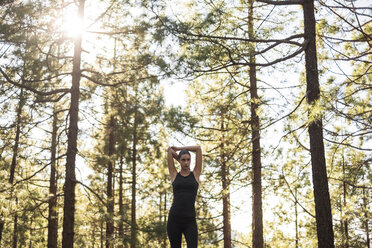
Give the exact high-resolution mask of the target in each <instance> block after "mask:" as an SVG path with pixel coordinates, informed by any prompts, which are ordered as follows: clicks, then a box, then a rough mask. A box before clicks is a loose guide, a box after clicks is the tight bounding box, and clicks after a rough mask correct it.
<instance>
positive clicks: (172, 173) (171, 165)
mask: <svg viewBox="0 0 372 248" xmlns="http://www.w3.org/2000/svg"><path fill="white" fill-rule="evenodd" d="M173 159H176V160H178V155H177V153H176V152H175V151H174V150H173V149H172V147H168V149H167V163H168V170H169V176H170V179H171V182H172V183H173V181H174V179H176V176H177V169H176V167H175V166H174V160H173Z"/></svg>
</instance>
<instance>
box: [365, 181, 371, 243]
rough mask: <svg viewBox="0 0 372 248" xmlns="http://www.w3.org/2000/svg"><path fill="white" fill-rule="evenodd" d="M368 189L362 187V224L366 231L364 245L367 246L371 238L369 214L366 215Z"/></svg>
mask: <svg viewBox="0 0 372 248" xmlns="http://www.w3.org/2000/svg"><path fill="white" fill-rule="evenodd" d="M367 196H368V191H367V192H366V190H365V189H364V188H363V208H364V209H363V210H364V217H365V218H364V219H365V220H364V221H363V224H364V227H365V231H366V247H367V248H371V239H370V237H369V221H370V219H369V216H368V204H369V201H368V197H367Z"/></svg>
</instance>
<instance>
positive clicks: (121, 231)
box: [118, 157, 124, 248]
mask: <svg viewBox="0 0 372 248" xmlns="http://www.w3.org/2000/svg"><path fill="white" fill-rule="evenodd" d="M119 216H120V220H119V246H118V247H119V248H123V243H124V224H123V221H124V205H123V158H122V157H121V158H120V167H119Z"/></svg>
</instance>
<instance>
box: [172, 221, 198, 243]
mask: <svg viewBox="0 0 372 248" xmlns="http://www.w3.org/2000/svg"><path fill="white" fill-rule="evenodd" d="M167 233H168V238H169V242H170V244H171V248H181V243H182V233H183V234H184V235H185V239H186V243H187V248H197V247H198V226H197V225H196V219H195V218H182V217H177V216H174V215H171V214H170V215H169V216H168V224H167Z"/></svg>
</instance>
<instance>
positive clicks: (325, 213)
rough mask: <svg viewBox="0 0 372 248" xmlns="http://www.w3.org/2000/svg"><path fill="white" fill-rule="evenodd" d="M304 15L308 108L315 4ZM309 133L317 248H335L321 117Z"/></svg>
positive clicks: (314, 95) (313, 94)
mask: <svg viewBox="0 0 372 248" xmlns="http://www.w3.org/2000/svg"><path fill="white" fill-rule="evenodd" d="M303 12H304V26H305V39H306V40H307V41H308V45H307V47H306V49H305V63H306V65H305V66H306V83H307V101H308V103H309V104H310V105H314V104H316V102H317V101H318V100H319V98H320V89H319V76H318V66H317V53H316V34H315V16H314V0H304V4H303ZM308 131H309V138H310V153H311V165H312V174H313V187H314V200H315V213H316V225H317V235H318V247H319V248H329V247H334V236H333V225H332V213H331V202H330V197H329V190H328V179H327V170H326V161H325V152H324V143H323V123H322V117H320V116H318V117H316V118H315V119H314V120H310V123H309V127H308Z"/></svg>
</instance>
